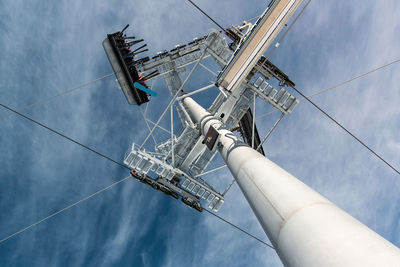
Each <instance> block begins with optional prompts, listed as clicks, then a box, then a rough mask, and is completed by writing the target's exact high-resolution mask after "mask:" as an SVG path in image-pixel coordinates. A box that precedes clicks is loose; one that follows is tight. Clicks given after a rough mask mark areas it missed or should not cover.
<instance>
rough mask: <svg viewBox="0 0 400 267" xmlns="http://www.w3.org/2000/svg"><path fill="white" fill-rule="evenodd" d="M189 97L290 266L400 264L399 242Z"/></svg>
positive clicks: (202, 127)
mask: <svg viewBox="0 0 400 267" xmlns="http://www.w3.org/2000/svg"><path fill="white" fill-rule="evenodd" d="M183 102H184V104H185V107H186V108H187V112H188V113H189V115H190V116H191V118H192V120H193V121H194V122H195V123H198V126H199V127H200V130H201V133H202V134H203V136H206V135H207V133H209V129H210V127H211V126H212V127H213V128H214V129H216V130H217V131H218V133H219V139H218V141H217V142H218V144H217V147H218V151H219V153H220V154H221V156H222V158H223V159H224V161H225V162H226V164H227V166H228V168H229V170H230V171H231V173H232V175H233V177H234V178H235V180H236V182H237V183H238V185H239V187H240V189H241V190H242V192H243V194H244V195H245V197H246V199H247V201H248V202H249V204H250V206H251V208H252V209H253V211H254V213H255V215H256V216H257V219H258V221H259V222H260V224H261V226H262V227H263V229H264V231H265V233H266V234H267V236H268V237H269V239H270V240H271V242H272V244H273V246H274V247H275V249H276V251H277V253H278V255H279V257H280V258H281V260H282V262H283V264H284V265H285V266H299V267H305V266H307V267H312V266H315V267H321V266H332V267H333V266H335V267H336V266H337V267H339V266H340V267H343V266H363V267H366V266H374V267H376V266H387V267H389V266H390V267H398V266H400V249H399V248H397V247H396V246H394V245H393V244H391V243H390V242H389V241H387V240H386V239H384V238H383V237H381V236H380V235H378V234H377V233H375V232H374V231H372V230H371V229H369V228H368V227H367V226H365V225H364V224H362V223H361V222H359V221H358V220H356V219H355V218H353V217H352V216H350V215H349V214H347V213H346V212H344V211H343V210H341V209H340V208H339V207H337V206H336V205H335V204H333V203H332V202H330V201H329V200H327V199H326V198H325V197H323V196H322V195H320V194H318V193H317V192H315V191H314V190H313V189H311V188H310V187H308V186H307V185H305V184H304V183H302V182H301V181H300V180H298V179H297V178H295V177H294V176H292V175H291V174H289V173H288V172H286V171H285V170H283V169H282V168H280V167H279V166H278V165H276V164H275V163H273V162H272V161H270V160H269V159H267V158H266V157H264V156H263V155H262V154H260V153H259V152H257V151H256V150H254V149H252V148H251V147H249V146H248V145H247V144H245V143H243V142H241V141H240V140H239V139H238V138H237V137H236V136H235V135H233V134H232V132H230V131H229V130H226V129H224V125H223V123H222V122H221V121H220V120H219V119H216V118H214V117H213V116H212V115H211V114H210V113H208V112H207V111H206V110H205V109H204V108H202V107H201V106H200V105H199V104H197V103H196V102H195V101H194V100H193V99H192V98H190V97H186V98H184V100H183ZM207 136H209V135H207ZM206 138H207V137H206Z"/></svg>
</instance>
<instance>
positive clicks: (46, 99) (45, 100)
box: [0, 72, 114, 119]
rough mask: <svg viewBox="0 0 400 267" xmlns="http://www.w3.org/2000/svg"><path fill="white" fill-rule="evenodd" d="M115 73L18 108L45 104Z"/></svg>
mask: <svg viewBox="0 0 400 267" xmlns="http://www.w3.org/2000/svg"><path fill="white" fill-rule="evenodd" d="M113 74H114V72H113V73H110V74H107V75H104V76H102V77H99V78H97V79H94V80H92V81H90V82H86V83H82V84H80V85H78V86H75V87H72V88H70V89H67V90H65V91H62V92H60V93H58V94H56V95H53V96H50V97H48V98H44V99H41V100H39V101H36V102H35V103H32V104H29V105H27V106H23V107H20V108H18V109H17V110H18V111H23V110H25V109H29V108H32V107H34V106H36V105H39V104H43V103H45V102H48V101H50V100H53V99H54V98H56V97H59V96H62V95H65V94H68V93H71V92H73V91H75V90H78V89H81V88H84V87H86V86H89V85H91V84H93V83H95V82H97V81H100V80H103V79H105V78H108V77H110V76H112V75H113ZM12 114H13V113H12V112H9V113H7V114H5V115H3V116H0V119H2V118H5V117H8V116H10V115H12Z"/></svg>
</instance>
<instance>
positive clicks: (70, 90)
mask: <svg viewBox="0 0 400 267" xmlns="http://www.w3.org/2000/svg"><path fill="white" fill-rule="evenodd" d="M190 2H191V1H190ZM310 2H311V0H309V1H308V3H307V4H306V5H305V7H304V8H303V9H302V11H301V12H300V14H299V15H298V16H297V17H296V19H295V20H294V22H293V23H292V24H291V25H290V27H289V28H288V30H287V31H286V32H285V34H284V35H283V36H282V38H281V39H280V40H279V41H282V40H283V38H284V37H285V36H286V33H287V32H288V31H289V30H290V29H291V27H292V26H293V24H294V23H295V22H296V21H297V19H298V17H299V16H300V15H301V14H302V13H303V11H304V9H305V8H306V7H307V5H308V4H309V3H310ZM191 3H193V2H191ZM203 13H204V12H203ZM218 26H219V25H218ZM272 52H273V51H271V53H272ZM271 53H270V54H271ZM270 54H269V55H270ZM399 61H400V59H398V60H395V61H393V62H390V63H388V64H385V65H383V66H381V67H378V68H376V69H373V70H371V71H368V72H366V73H363V74H361V75H358V76H356V77H354V78H351V79H350V80H347V81H344V82H341V83H339V84H337V85H335V86H332V87H329V88H327V89H324V90H321V91H319V92H317V93H314V94H313V95H311V96H309V97H306V96H305V95H303V94H302V93H301V92H300V91H298V89H296V88H293V89H294V90H295V91H296V92H298V93H299V94H300V95H301V96H302V97H303V98H304V99H306V100H307V101H309V102H310V103H311V104H312V105H313V106H315V107H316V108H317V109H318V110H320V111H321V112H322V113H324V114H325V115H326V116H327V117H328V118H329V119H331V120H332V121H333V122H335V123H336V124H337V125H338V126H339V127H341V128H342V129H343V130H345V131H346V132H347V133H349V134H350V135H351V136H352V137H353V138H355V139H356V140H357V141H358V142H360V143H361V144H362V145H363V146H364V147H366V148H367V149H368V150H369V151H370V152H372V153H373V154H374V155H375V156H377V157H378V158H379V159H381V160H382V161H383V162H384V163H386V164H387V165H388V166H389V167H390V168H392V169H393V170H395V171H396V172H397V173H399V171H398V170H397V169H395V168H394V167H393V166H392V165H390V164H389V163H388V162H387V161H386V160H384V159H383V158H382V157H381V156H379V155H378V154H377V153H376V152H375V151H373V150H372V149H371V148H369V147H368V146H367V145H366V144H364V143H363V142H362V141H361V140H360V139H358V138H357V137H356V136H354V135H353V134H352V133H351V132H349V131H348V130H347V129H346V128H344V127H343V126H342V125H341V124H340V123H338V122H337V121H336V120H335V119H333V118H332V117H331V116H330V115H328V114H327V113H326V112H325V111H323V110H322V109H321V108H320V107H318V106H317V105H316V104H315V103H314V102H312V101H311V100H310V99H309V98H310V97H313V96H316V95H318V94H322V93H325V92H327V91H328V90H332V89H334V88H336V87H339V86H341V85H344V84H346V83H348V82H351V81H353V80H355V79H358V78H361V77H364V76H366V75H368V74H370V73H372V72H375V71H377V70H379V69H382V68H384V67H387V66H389V65H392V64H394V63H397V62H399ZM112 75H113V73H111V74H108V75H106V76H103V77H100V78H98V79H95V80H93V81H91V82H88V83H84V84H82V85H79V86H77V87H74V88H71V89H68V90H66V91H64V92H62V93H59V94H57V95H55V96H52V97H50V98H46V99H43V100H41V101H38V102H35V103H33V104H31V105H29V106H25V107H23V108H21V109H20V110H23V109H27V108H30V107H33V106H35V105H38V104H41V103H43V102H46V101H50V100H52V99H54V98H55V97H58V96H60V95H63V94H66V93H69V92H72V91H74V90H77V89H79V88H82V87H85V86H88V85H89V84H92V83H94V82H96V81H98V80H101V79H104V78H107V77H110V76H112ZM304 99H303V100H304ZM0 105H1V106H3V107H4V108H6V109H9V110H10V111H11V112H14V113H16V114H18V115H21V116H22V117H24V118H26V119H28V120H31V121H32V122H34V123H36V124H38V125H40V126H42V127H44V128H46V129H48V130H50V131H52V132H54V133H56V134H58V135H60V136H62V137H64V138H67V139H68V140H70V141H72V142H74V143H76V144H78V145H81V146H82V147H84V148H86V149H88V150H90V151H92V152H94V153H96V154H98V155H99V156H102V157H104V158H106V159H108V160H111V161H112V162H114V163H116V164H118V165H120V166H122V167H124V168H127V169H129V168H128V167H126V166H125V165H123V164H121V163H119V162H116V161H115V160H113V159H111V158H109V157H107V156H105V155H103V154H101V153H99V152H97V151H95V150H93V149H91V148H89V147H87V146H85V145H83V144H81V143H79V142H77V141H75V140H73V139H71V138H69V137H67V136H65V135H63V134H61V133H59V132H57V131H55V130H53V129H51V128H49V127H47V126H45V125H43V124H41V123H39V122H37V121H34V120H32V119H31V118H29V117H27V116H25V115H23V114H21V113H19V112H17V111H15V110H12V109H10V108H9V107H7V106H5V105H3V104H0ZM266 115H268V114H266ZM262 116H265V115H262ZM3 117H4V116H3ZM0 118H1V117H0ZM399 174H400V173H399ZM128 178H129V177H126V178H124V179H123V180H120V181H118V182H116V183H114V184H112V185H110V186H108V187H106V188H104V189H102V190H99V191H97V192H96V193H94V194H92V195H90V196H89V197H86V198H84V199H82V200H80V201H78V202H75V203H74V204H71V205H70V206H67V207H66V208H64V209H62V210H60V211H58V212H56V213H53V214H52V215H49V216H48V217H46V218H44V219H42V220H40V221H38V222H36V223H34V224H32V225H30V226H28V227H25V228H23V229H21V230H19V231H17V232H15V233H14V234H12V235H10V236H8V237H6V238H3V239H1V240H0V243H1V242H4V241H6V240H8V239H9V238H11V237H13V236H15V235H17V234H19V233H22V232H24V231H26V230H28V229H30V228H31V227H33V226H35V225H37V224H39V223H41V222H43V221H45V220H47V219H50V218H51V217H53V216H55V215H57V214H59V213H61V212H63V211H65V210H67V209H69V208H72V207H73V206H75V205H77V204H79V203H81V202H83V201H85V200H87V199H89V198H91V197H93V196H94V195H97V194H99V193H101V192H103V191H105V190H107V189H109V188H111V187H112V186H114V185H116V184H119V183H120V182H122V181H124V180H126V179H128ZM205 210H206V211H207V212H208V213H210V214H212V215H214V216H215V217H216V218H218V219H220V220H222V221H224V222H226V223H228V224H230V225H231V226H233V227H235V228H237V229H238V230H240V231H242V232H243V233H245V234H247V235H249V236H250V237H252V238H254V239H256V240H257V241H259V242H261V243H263V244H264V245H267V246H268V247H271V248H273V247H272V246H271V245H269V244H267V243H265V242H264V241H262V240H261V239H259V238H257V237H255V236H253V235H251V234H250V233H248V232H247V231H245V230H243V229H241V228H240V227H238V226H236V225H234V224H233V223H231V222H229V221H227V220H225V219H224V218H222V217H220V216H218V215H216V214H215V213H213V212H211V211H209V210H207V209H205Z"/></svg>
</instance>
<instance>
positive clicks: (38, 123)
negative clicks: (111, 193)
mask: <svg viewBox="0 0 400 267" xmlns="http://www.w3.org/2000/svg"><path fill="white" fill-rule="evenodd" d="M0 106H2V107H3V108H5V109H7V110H9V111H10V112H13V113H15V114H17V115H19V116H21V117H23V118H25V119H27V120H29V121H31V122H33V123H35V124H37V125H39V126H41V127H43V128H45V129H47V130H49V131H51V132H53V133H55V134H57V135H59V136H61V137H63V138H65V139H67V140H69V141H71V142H73V143H75V144H77V145H79V146H81V147H83V148H85V149H87V150H89V151H91V152H93V153H95V154H97V155H99V156H101V157H103V158H105V159H107V160H109V161H111V162H113V163H115V164H117V165H119V166H121V167H123V168H125V169H128V170H130V168H129V167H127V166H125V165H124V164H122V163H120V162H118V161H116V160H114V159H112V158H110V157H108V156H106V155H104V154H102V153H100V152H98V151H97V150H95V149H92V148H90V147H88V146H86V145H84V144H82V143H81V142H78V141H76V140H74V139H72V138H70V137H68V136H66V135H65V134H62V133H60V132H58V131H56V130H54V129H52V128H50V127H48V126H46V125H44V124H43V123H40V122H38V121H36V120H34V119H32V118H30V117H28V116H26V115H24V114H22V113H20V112H18V111H16V110H14V109H12V108H10V107H8V106H6V105H4V104H1V103H0ZM129 177H130V176H128V177H125V178H124V179H122V180H120V181H117V182H115V183H113V184H111V185H109V186H107V187H105V188H103V189H101V190H99V191H97V192H95V193H93V194H92V195H90V196H88V197H85V198H83V199H81V200H79V201H77V202H75V203H73V204H71V205H69V206H67V207H65V208H63V209H61V210H59V211H57V212H55V213H53V214H51V215H49V216H47V217H45V218H43V219H41V220H39V221H37V222H35V223H33V224H31V225H29V226H27V227H25V228H22V229H21V230H19V231H16V232H15V233H13V234H11V235H9V236H7V237H5V238H3V239H1V240H0V243H2V242H4V241H6V240H8V239H10V238H12V237H14V236H16V235H18V234H20V233H22V232H25V231H26V230H28V229H30V228H32V227H34V226H36V225H38V224H40V223H42V222H44V221H46V220H48V219H50V218H52V217H54V216H56V215H58V214H60V213H62V212H64V211H66V210H68V209H70V208H72V207H74V206H76V205H78V204H79V203H81V202H83V201H85V200H88V199H90V198H92V197H93V196H95V195H97V194H100V193H102V192H104V191H106V190H108V189H110V188H111V187H113V186H115V185H117V184H119V183H121V182H123V181H125V180H127V179H128V178H129ZM209 213H210V214H213V213H212V212H209ZM214 216H216V215H215V214H214ZM216 218H218V219H220V220H222V221H224V222H226V223H228V224H229V225H231V226H233V227H235V228H236V229H238V230H240V231H241V232H243V233H245V234H247V235H248V236H250V237H252V238H254V239H255V240H257V241H259V242H261V243H262V244H264V245H267V246H269V247H272V246H271V245H269V244H268V243H266V242H264V241H262V240H261V239H259V238H257V237H255V236H254V235H252V234H250V233H249V232H247V231H245V230H243V229H242V228H240V227H239V226H237V225H235V224H233V223H231V222H229V221H228V220H226V219H223V218H222V217H220V216H216ZM272 248H273V247H272Z"/></svg>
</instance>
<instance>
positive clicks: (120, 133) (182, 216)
mask: <svg viewBox="0 0 400 267" xmlns="http://www.w3.org/2000/svg"><path fill="white" fill-rule="evenodd" d="M198 4H199V5H200V6H202V7H203V8H204V9H205V10H207V12H208V13H209V14H210V15H211V16H212V17H214V18H215V19H217V20H218V22H219V23H220V24H222V25H223V26H225V27H227V26H230V25H232V24H239V23H241V21H243V20H245V19H249V18H252V17H255V16H257V15H259V14H261V13H262V12H263V10H264V9H265V7H266V5H267V3H266V2H264V1H255V0H252V1H239V0H235V1H229V2H228V1H217V2H215V1H201V2H200V1H199V2H198ZM399 13H400V6H399V5H398V2H397V1H395V0H385V1H379V3H378V2H377V1H370V0H368V1H361V0H359V1H345V0H339V1H338V0H336V1H334V0H327V1H323V2H322V1H312V2H311V4H310V6H309V7H308V8H307V9H306V11H305V13H304V15H303V16H302V17H301V18H300V19H299V21H298V22H297V23H296V25H295V26H294V28H293V29H292V30H291V31H290V33H289V34H288V35H287V37H286V38H285V40H284V42H283V43H282V44H281V46H280V47H279V48H278V49H277V50H276V51H275V52H274V54H273V55H272V57H271V61H272V62H273V63H275V64H276V65H277V66H279V67H280V68H281V69H282V70H284V71H285V72H286V73H287V74H288V75H289V76H290V77H291V79H292V80H293V81H294V82H295V83H296V85H297V88H298V89H300V90H301V91H302V92H303V93H306V94H312V93H314V92H316V91H318V90H321V89H324V88H327V87H330V86H332V85H334V84H336V83H338V82H340V81H343V80H347V79H349V78H351V77H353V76H355V75H358V74H361V73H363V72H366V71H368V70H370V69H373V68H375V67H378V66H380V65H383V64H386V63H388V62H391V61H393V60H396V59H398V58H399V57H400V55H399V54H398V47H399V46H400V38H399V35H398V33H399V32H400V24H399V22H398V14H399ZM0 18H1V19H0V34H1V35H0V47H1V49H0V55H1V61H0V70H1V71H0V95H1V103H3V104H6V105H9V106H11V107H13V108H17V109H18V108H19V107H22V106H25V105H28V104H31V103H33V102H36V101H38V100H40V99H43V98H46V97H49V96H52V95H54V94H57V93H59V92H61V91H63V90H65V89H68V88H71V87H74V86H76V85H79V84H81V83H84V82H87V81H90V80H93V79H95V78H98V77H100V76H103V75H106V74H108V73H110V72H111V67H110V65H109V64H108V61H107V59H106V56H105V53H104V51H103V48H102V46H101V42H102V40H103V39H104V38H105V34H106V33H109V32H114V31H116V30H119V29H121V28H122V27H123V26H125V24H127V23H129V24H131V25H132V27H131V28H130V29H129V32H130V33H134V34H135V35H136V36H138V37H142V38H144V39H145V40H146V42H147V44H148V45H149V49H150V52H149V54H148V55H150V56H151V55H153V54H156V53H157V52H158V51H160V50H163V49H169V48H173V47H174V46H175V45H176V44H183V43H185V42H188V41H190V40H191V39H192V38H194V37H196V36H203V35H204V34H206V33H208V32H209V30H210V29H211V28H214V25H213V24H212V23H211V22H210V21H208V20H207V19H206V18H205V17H204V16H203V15H201V14H200V13H199V12H198V11H197V10H195V9H194V8H193V7H192V6H191V5H190V4H189V3H187V2H186V1H182V0H179V1H178V0H176V1H141V2H139V1H74V2H71V1H56V2H44V1H38V0H36V1H28V2H27V1H8V0H6V1H2V2H0ZM398 64H399V63H397V64H395V65H392V66H390V67H387V68H385V69H382V70H380V71H378V72H375V73H373V74H371V75H369V76H367V77H365V78H362V79H359V80H356V81H353V82H351V83H349V84H346V85H344V86H341V87H339V88H336V89H334V90H332V91H329V92H327V93H325V94H322V95H319V96H317V97H315V98H313V100H314V101H315V102H316V103H317V104H318V105H320V106H321V107H322V108H323V109H325V110H326V111H327V112H328V113H329V114H331V115H332V116H333V117H334V118H336V119H337V120H338V121H340V122H341V123H342V124H343V125H345V126H346V127H347V128H348V129H350V130H351V131H352V132H353V133H354V134H355V135H357V136H358V137H359V138H360V139H361V140H363V141H365V142H366V143H367V144H368V145H370V146H371V147H372V148H373V149H375V150H376V151H377V152H378V153H379V154H380V155H382V156H383V157H384V158H385V159H386V160H387V161H389V162H390V163H392V164H393V165H394V166H395V167H396V168H400V163H399V162H400V152H399V151H400V136H399V126H400V125H399V119H398V118H399V115H400V114H399V113H400V111H399V108H398V103H400V93H399V92H400V91H399V84H400V78H399V77H400V76H399V75H398V74H399V73H400V65H398ZM196 75H197V76H194V78H193V79H192V80H190V81H189V83H188V86H187V89H188V90H194V89H196V88H198V87H199V86H201V85H202V84H206V83H208V81H209V80H210V79H212V77H210V76H207V75H206V74H205V72H204V71H203V72H199V73H198V74H196ZM154 89H155V90H157V91H158V92H159V93H160V94H161V96H162V95H163V94H166V90H167V89H166V87H165V84H164V82H163V80H162V79H158V80H156V81H155V82H154ZM214 94H215V92H213V93H212V92H211V93H210V95H207V94H203V95H201V96H199V98H198V99H196V100H198V101H200V102H203V103H206V102H207V101H210V98H211V97H210V96H211V95H214ZM156 101H157V102H156ZM166 105H167V99H166V98H163V97H159V98H158V99H155V101H152V105H151V106H150V117H152V118H153V119H156V118H157V115H159V114H160V113H161V107H163V106H166ZM256 110H257V115H261V114H263V113H264V112H267V111H268V110H270V107H268V106H267V104H264V103H262V102H258V103H257V109H256ZM6 113H7V112H6V111H5V110H0V116H3V115H5V114H6ZM24 113H25V114H27V115H29V116H31V117H33V118H34V119H37V120H38V121H40V122H42V123H44V124H46V125H48V126H50V127H52V128H54V129H56V130H58V131H60V132H62V133H64V134H66V135H68V136H70V137H72V138H74V139H77V140H79V141H80V142H82V143H84V144H86V145H88V146H90V147H92V148H94V149H96V150H98V151H100V152H102V153H104V154H106V155H107V156H110V157H111V158H113V159H115V160H117V161H121V162H122V160H123V155H124V153H125V151H126V150H127V149H128V148H129V146H130V144H131V142H136V143H141V142H142V141H143V139H144V137H145V135H146V133H147V131H146V126H145V125H144V124H143V122H142V120H141V115H140V113H139V112H138V110H137V107H135V106H129V105H128V104H127V103H126V100H125V98H124V96H123V94H122V92H121V91H120V90H119V89H118V88H117V86H116V84H115V79H114V78H107V79H105V80H102V81H100V82H97V83H95V84H93V85H90V86H88V87H87V88H85V89H80V90H77V91H75V92H73V93H71V94H68V95H65V96H62V97H59V98H56V99H54V100H53V101H51V102H48V103H45V104H42V105H38V106H36V107H34V108H32V109H29V110H25V111H24ZM276 116H277V114H274V115H271V116H268V117H265V118H263V119H260V120H259V121H258V122H257V125H258V129H259V131H260V133H261V135H262V134H263V133H265V132H266V131H267V130H268V129H269V127H270V126H271V125H272V124H273V122H274V119H275V117H276ZM164 123H165V125H168V124H169V121H168V120H166V121H165V122H164ZM0 125H1V127H0V166H1V168H0V239H1V238H4V237H5V236H8V235H10V234H12V233H14V232H16V231H18V230H20V229H21V228H24V227H26V226H27V225H30V224H32V223H34V222H35V221H37V220H39V219H42V218H44V217H46V216H48V215H49V214H51V213H53V212H55V211H57V210H59V209H61V208H64V207H65V206H67V205H69V204H71V203H73V202H75V201H78V200H80V199H82V198H84V197H86V196H88V195H90V194H91V193H93V192H95V191H97V190H99V189H101V188H104V187H106V186H108V185H110V184H112V183H113V182H115V181H117V180H119V179H122V178H123V177H126V176H127V172H126V170H125V169H123V168H121V167H118V166H117V165H115V164H113V163H111V162H109V161H106V160H104V159H102V158H100V157H98V156H97V155H95V154H93V153H91V152H89V151H87V150H84V149H83V148H81V147H79V146H77V145H75V144H72V143H71V142H69V141H67V140H65V139H62V138H60V137H59V136H56V135H54V134H52V133H50V132H48V131H47V130H45V129H42V128H39V127H37V126H36V125H34V124H32V123H31V122H29V121H26V120H24V119H22V118H19V117H16V116H15V115H12V116H8V117H5V118H0ZM150 146H151V143H150V144H149V148H150ZM264 149H265V151H266V154H267V156H268V157H269V158H270V159H271V160H273V161H274V162H276V163H278V164H279V165H280V166H281V167H283V168H284V169H286V170H287V171H289V172H290V173H292V174H293V175H294V176H296V177H298V178H299V179H300V180H302V181H303V182H305V183H306V184H308V185H309V186H311V187H312V188H314V189H315V190H317V191H318V192H320V193H321V194H323V195H324V196H326V197H327V198H328V199H330V200H331V201H333V202H334V203H336V204H337V205H338V206H340V207H341V208H343V209H344V210H346V211H347V212H349V213H350V214H351V215H353V216H354V217H356V218H357V219H359V220H360V221H361V222H363V223H364V224H366V225H367V226H369V227H370V228H372V229H373V230H374V231H376V232H378V233H379V234H380V235H382V236H383V237H385V238H386V239H388V240H390V241H391V242H392V243H394V244H395V245H397V246H400V223H399V219H400V204H399V203H400V195H399V193H398V192H399V190H400V177H399V176H398V175H397V174H396V173H395V172H393V171H392V170H391V169H389V168H388V167H387V166H385V165H384V164H382V162H380V161H379V160H377V159H376V158H375V157H374V156H373V155H372V154H371V153H369V152H368V151H367V150H366V149H365V148H363V147H362V146H360V145H359V144H358V143H356V142H355V141H354V140H353V139H352V138H351V137H350V136H349V135H347V134H346V133H344V132H343V131H342V130H341V129H339V128H338V127H337V126H336V125H334V124H333V123H332V122H330V121H329V120H328V119H327V118H326V117H324V116H323V115H322V114H321V113H319V112H318V111H317V110H315V109H314V108H313V107H312V106H311V105H309V104H308V103H305V102H303V103H301V104H299V106H298V107H297V108H296V109H295V111H294V112H293V113H292V114H291V115H289V116H286V117H285V118H284V119H283V120H282V122H281V123H280V124H279V126H278V128H277V130H276V131H275V132H274V133H273V135H272V136H271V137H270V139H269V140H268V142H267V143H266V145H265V146H264ZM220 163H221V160H220V159H219V158H217V159H216V162H215V163H214V164H215V165H218V164H220ZM207 179H208V180H209V181H210V182H211V183H215V184H217V185H226V183H229V181H230V180H231V175H230V174H229V173H228V171H227V170H226V169H223V170H220V171H218V172H215V173H214V174H213V175H210V176H209V177H207ZM219 214H220V215H221V216H223V217H225V218H227V219H229V220H230V221H232V222H234V223H235V224H237V225H239V226H240V227H242V228H244V229H246V230H248V231H250V232H251V233H253V234H255V235H256V236H258V237H261V238H263V239H264V240H267V238H266V237H265V234H264V233H263V231H262V229H261V227H260V226H259V224H258V222H257V220H256V218H255V216H254V215H253V213H252V211H251V210H250V208H249V206H248V204H247V203H246V201H245V199H244V197H243V196H242V194H241V192H240V190H239V189H238V187H237V185H234V186H233V187H232V189H231V191H229V193H228V194H227V196H226V202H225V204H224V206H223V207H222V209H221V210H220V212H219ZM0 266H282V264H281V263H280V261H279V258H278V257H277V256H276V254H275V253H274V251H273V250H271V249H269V248H267V247H265V246H264V245H262V244H260V243H259V242H257V241H255V240H253V239H251V238H249V237H248V236H246V235H243V234H242V233H240V232H238V231H237V230H235V229H233V228H231V227H230V226H228V225H226V224H225V223H223V222H221V221H219V220H217V219H216V218H214V217H211V216H209V215H208V214H207V213H202V214H199V213H197V212H196V211H194V210H192V209H189V208H187V207H186V206H184V205H183V204H182V203H181V202H180V201H175V200H174V199H172V198H168V197H166V196H164V195H162V194H160V193H157V192H155V191H153V190H152V189H150V188H148V187H146V186H144V185H142V184H140V183H139V182H137V181H135V180H132V179H130V180H128V181H126V182H124V183H122V184H120V185H118V186H116V187H114V188H112V189H110V190H108V191H106V192H104V193H102V194H100V195H98V196H96V197H94V198H92V199H90V200H88V201H86V202H84V203H82V204H80V205H78V206H76V207H74V208H72V209H70V210H68V211H66V212H64V213H62V214H60V215H58V216H56V217H54V218H52V219H50V220H48V221H46V222H44V223H42V224H40V225H37V226H35V227H33V228H32V229H30V230H28V231H25V232H24V233H22V234H20V235H18V236H15V237H13V238H12V239H9V240H7V241H6V242H3V243H1V244H0Z"/></svg>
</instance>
